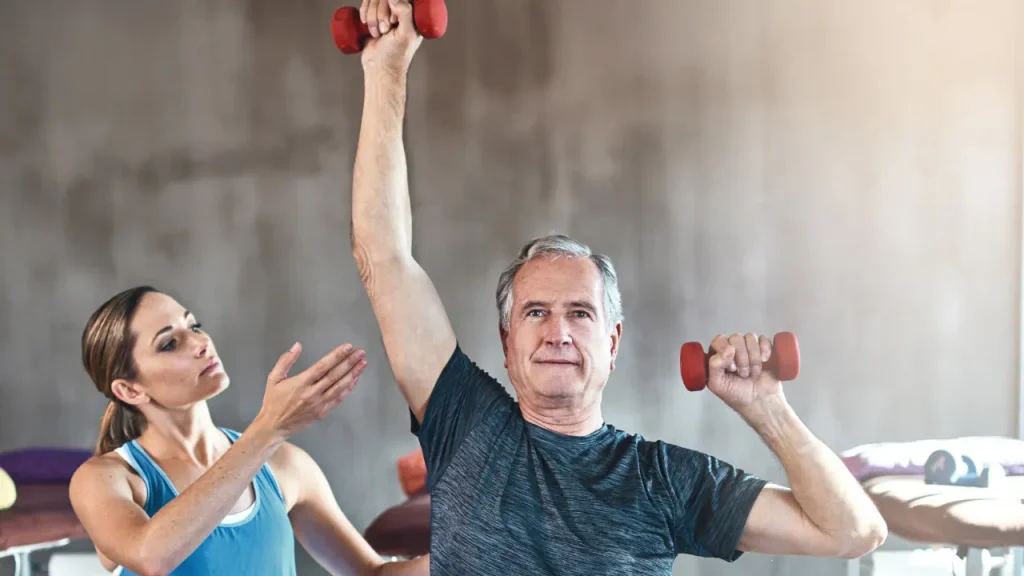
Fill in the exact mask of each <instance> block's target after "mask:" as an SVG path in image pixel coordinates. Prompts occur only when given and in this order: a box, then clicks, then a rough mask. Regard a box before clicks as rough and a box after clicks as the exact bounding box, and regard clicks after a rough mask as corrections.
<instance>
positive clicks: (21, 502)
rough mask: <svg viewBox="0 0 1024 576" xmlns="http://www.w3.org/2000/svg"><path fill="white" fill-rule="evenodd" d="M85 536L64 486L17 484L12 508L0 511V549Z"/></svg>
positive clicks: (65, 485) (66, 486)
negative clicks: (16, 492) (16, 496)
mask: <svg viewBox="0 0 1024 576" xmlns="http://www.w3.org/2000/svg"><path fill="white" fill-rule="evenodd" d="M86 537H87V535H86V532H85V528H84V527H82V524H81V523H80V522H79V521H78V517H77V516H75V512H74V510H73V509H72V508H71V498H70V497H69V496H68V485H67V484H27V485H19V486H18V499H17V500H16V501H15V502H14V506H13V507H12V508H11V509H10V510H3V511H0V550H6V549H8V548H13V547H15V546H25V545H28V544H38V543H42V542H52V541H54V540H61V539H63V538H70V539H73V540H74V539H79V538H86Z"/></svg>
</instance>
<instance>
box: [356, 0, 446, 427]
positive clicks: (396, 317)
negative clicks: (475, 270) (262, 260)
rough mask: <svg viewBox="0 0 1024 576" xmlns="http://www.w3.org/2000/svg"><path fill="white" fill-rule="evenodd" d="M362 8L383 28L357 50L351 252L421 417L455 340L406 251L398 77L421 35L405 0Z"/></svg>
mask: <svg viewBox="0 0 1024 576" xmlns="http://www.w3.org/2000/svg"><path fill="white" fill-rule="evenodd" d="M368 12H372V13H373V14H376V15H377V17H376V18H372V20H373V24H374V26H372V28H375V29H379V28H378V22H386V23H388V27H389V28H390V30H389V31H387V32H385V33H383V34H382V33H379V32H375V33H374V35H375V38H373V39H371V40H369V41H368V43H367V45H366V46H365V48H364V49H363V54H362V60H363V71H364V79H365V94H364V99H363V119H362V125H361V127H360V131H359V145H358V149H357V151H356V161H355V168H354V170H353V178H352V254H353V256H355V260H356V265H357V266H358V267H359V276H360V278H361V279H362V282H363V286H364V287H365V288H366V292H367V294H368V296H369V298H370V303H371V305H372V306H373V311H374V313H375V314H376V315H377V322H378V323H379V325H380V330H381V334H382V336H383V338H384V347H385V349H386V351H387V355H388V359H389V360H390V362H391V369H392V371H393V372H394V375H395V379H396V380H397V381H398V385H399V387H401V389H402V394H403V395H404V396H405V399H406V402H408V403H409V408H411V409H412V412H413V414H414V415H415V416H416V419H417V420H418V421H420V422H422V421H423V414H424V412H425V411H426V406H427V400H428V399H429V398H430V393H431V391H432V390H433V388H434V383H435V382H436V381H437V378H438V376H439V375H440V374H441V370H442V369H443V368H444V366H445V364H446V363H447V361H448V359H449V357H450V356H451V354H452V352H453V351H454V350H455V344H456V341H455V333H454V331H453V330H452V327H451V324H450V322H449V320H448V316H447V314H446V313H445V310H444V306H443V304H442V303H441V299H440V298H439V297H438V294H437V291H436V290H435V289H434V285H433V283H432V282H431V281H430V278H429V277H428V276H427V274H426V272H424V271H423V268H421V267H420V265H419V264H418V263H417V262H416V261H415V259H413V256H412V216H411V214H410V209H409V177H408V170H407V167H406V159H405V147H404V145H403V142H402V120H403V116H404V114H405V99H406V76H407V72H408V69H409V64H410V62H411V61H412V57H413V54H415V52H416V49H417V48H418V47H419V45H420V43H421V42H422V37H420V36H419V34H418V33H417V32H416V30H415V28H414V26H413V21H412V7H411V6H410V4H409V2H408V0H390V3H389V2H388V1H387V0H380V1H379V2H378V0H365V1H364V3H363V8H362V14H364V15H365V14H367V13H368ZM364 18H365V16H364ZM366 19H367V20H371V19H369V18H366ZM396 23H397V24H396ZM379 26H380V27H381V28H382V27H384V26H383V25H379Z"/></svg>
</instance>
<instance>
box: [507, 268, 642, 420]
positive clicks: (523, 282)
mask: <svg viewBox="0 0 1024 576" xmlns="http://www.w3.org/2000/svg"><path fill="white" fill-rule="evenodd" d="M512 297H513V301H512V312H511V314H510V317H509V329H508V331H507V332H505V331H504V330H502V345H503V347H504V350H505V367H506V368H508V372H509V377H510V378H511V380H512V384H513V386H514V387H515V389H516V392H517V394H518V395H519V396H520V397H521V398H522V397H523V396H524V395H528V396H529V397H530V398H531V399H532V400H534V401H541V402H543V401H545V400H548V401H549V402H550V401H551V400H555V401H565V400H571V399H582V398H584V397H585V396H586V395H589V394H592V393H599V392H600V391H601V390H603V389H604V385H605V382H607V381H608V375H609V374H610V373H611V371H612V369H614V364H615V355H616V353H617V352H618V343H619V337H620V336H621V334H622V325H621V323H617V324H616V325H615V326H608V325H607V317H606V315H605V312H606V311H605V306H604V285H603V282H602V279H601V273H600V271H599V270H598V268H597V266H596V265H595V264H594V263H593V262H592V261H591V260H590V259H589V258H566V257H559V258H538V259H535V260H531V261H530V262H527V263H526V264H525V265H523V267H522V268H520V269H519V273H518V274H516V277H515V280H514V281H513V284H512Z"/></svg>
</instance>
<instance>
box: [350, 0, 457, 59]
mask: <svg viewBox="0 0 1024 576" xmlns="http://www.w3.org/2000/svg"><path fill="white" fill-rule="evenodd" d="M412 19H413V23H414V24H415V25H416V30H418V31H419V33H420V34H421V35H422V36H423V37H424V38H428V39H434V38H440V37H441V36H444V32H445V30H447V29H448V7H447V6H445V3H444V0H412ZM331 34H332V35H333V36H334V45H335V46H337V47H338V50H341V51H342V52H344V53H345V54H357V53H359V52H362V51H363V43H364V42H366V40H367V39H368V38H370V29H369V28H368V27H367V26H366V23H365V22H363V21H362V20H360V19H359V9H358V8H356V7H354V6H345V7H342V8H338V9H337V10H335V12H334V18H333V19H331Z"/></svg>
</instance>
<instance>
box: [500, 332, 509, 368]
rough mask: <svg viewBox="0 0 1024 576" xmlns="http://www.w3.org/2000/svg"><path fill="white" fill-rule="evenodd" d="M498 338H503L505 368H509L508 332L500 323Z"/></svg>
mask: <svg viewBox="0 0 1024 576" xmlns="http://www.w3.org/2000/svg"><path fill="white" fill-rule="evenodd" d="M498 337H499V338H501V353H502V354H503V355H504V356H505V368H506V369H507V368H508V330H505V329H504V328H503V327H502V326H501V322H498Z"/></svg>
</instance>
